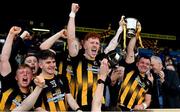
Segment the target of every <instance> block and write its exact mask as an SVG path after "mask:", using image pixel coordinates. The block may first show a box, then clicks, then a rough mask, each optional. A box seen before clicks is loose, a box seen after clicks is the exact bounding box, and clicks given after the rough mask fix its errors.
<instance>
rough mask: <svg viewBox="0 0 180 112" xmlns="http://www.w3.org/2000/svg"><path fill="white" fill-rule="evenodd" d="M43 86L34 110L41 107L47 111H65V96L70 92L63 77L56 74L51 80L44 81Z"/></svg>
mask: <svg viewBox="0 0 180 112" xmlns="http://www.w3.org/2000/svg"><path fill="white" fill-rule="evenodd" d="M45 84H46V85H45V88H44V89H43V91H42V92H41V94H40V96H39V98H38V100H37V102H36V104H35V108H37V107H42V108H44V109H45V110H47V111H66V110H67V109H66V106H65V95H66V94H68V93H70V90H69V85H68V80H67V78H66V77H65V75H59V74H57V75H54V77H53V78H52V79H45Z"/></svg>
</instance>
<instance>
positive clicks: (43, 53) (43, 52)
mask: <svg viewBox="0 0 180 112" xmlns="http://www.w3.org/2000/svg"><path fill="white" fill-rule="evenodd" d="M55 56H56V54H55V53H54V52H53V51H51V50H49V49H47V50H40V52H39V54H38V59H42V60H45V59H47V58H49V57H51V58H53V59H55Z"/></svg>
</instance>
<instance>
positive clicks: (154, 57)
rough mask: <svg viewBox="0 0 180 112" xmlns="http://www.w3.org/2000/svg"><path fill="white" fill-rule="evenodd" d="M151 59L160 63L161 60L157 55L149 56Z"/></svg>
mask: <svg viewBox="0 0 180 112" xmlns="http://www.w3.org/2000/svg"><path fill="white" fill-rule="evenodd" d="M151 59H154V60H157V61H158V62H159V63H161V64H162V60H161V58H160V57H158V56H151Z"/></svg>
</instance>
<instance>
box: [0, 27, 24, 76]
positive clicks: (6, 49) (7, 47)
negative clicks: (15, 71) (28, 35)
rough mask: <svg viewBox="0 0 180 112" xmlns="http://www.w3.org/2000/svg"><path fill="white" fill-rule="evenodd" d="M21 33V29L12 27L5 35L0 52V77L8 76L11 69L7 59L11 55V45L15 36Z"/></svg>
mask: <svg viewBox="0 0 180 112" xmlns="http://www.w3.org/2000/svg"><path fill="white" fill-rule="evenodd" d="M20 32H21V28H20V27H18V26H13V27H11V29H10V30H9V33H8V35H7V38H6V41H5V43H4V45H3V48H2V52H1V63H0V64H1V66H0V67H1V75H2V76H3V77H5V76H6V75H8V74H9V73H10V72H11V71H12V69H11V65H10V62H9V58H10V55H11V50H12V44H13V40H14V39H15V38H16V37H17V35H18V34H19V33H20Z"/></svg>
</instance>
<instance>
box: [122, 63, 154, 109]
mask: <svg viewBox="0 0 180 112" xmlns="http://www.w3.org/2000/svg"><path fill="white" fill-rule="evenodd" d="M125 67H126V69H125V77H124V80H123V82H122V84H121V88H120V92H119V101H118V104H119V105H120V106H123V107H126V108H128V109H132V108H134V106H135V105H137V104H141V103H142V102H143V101H144V99H145V94H147V93H148V94H151V88H152V84H151V82H150V81H149V80H148V79H147V76H146V77H144V78H143V77H142V76H141V75H140V73H139V71H138V68H137V67H136V65H135V63H133V64H130V65H128V66H127V65H126V66H125Z"/></svg>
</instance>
